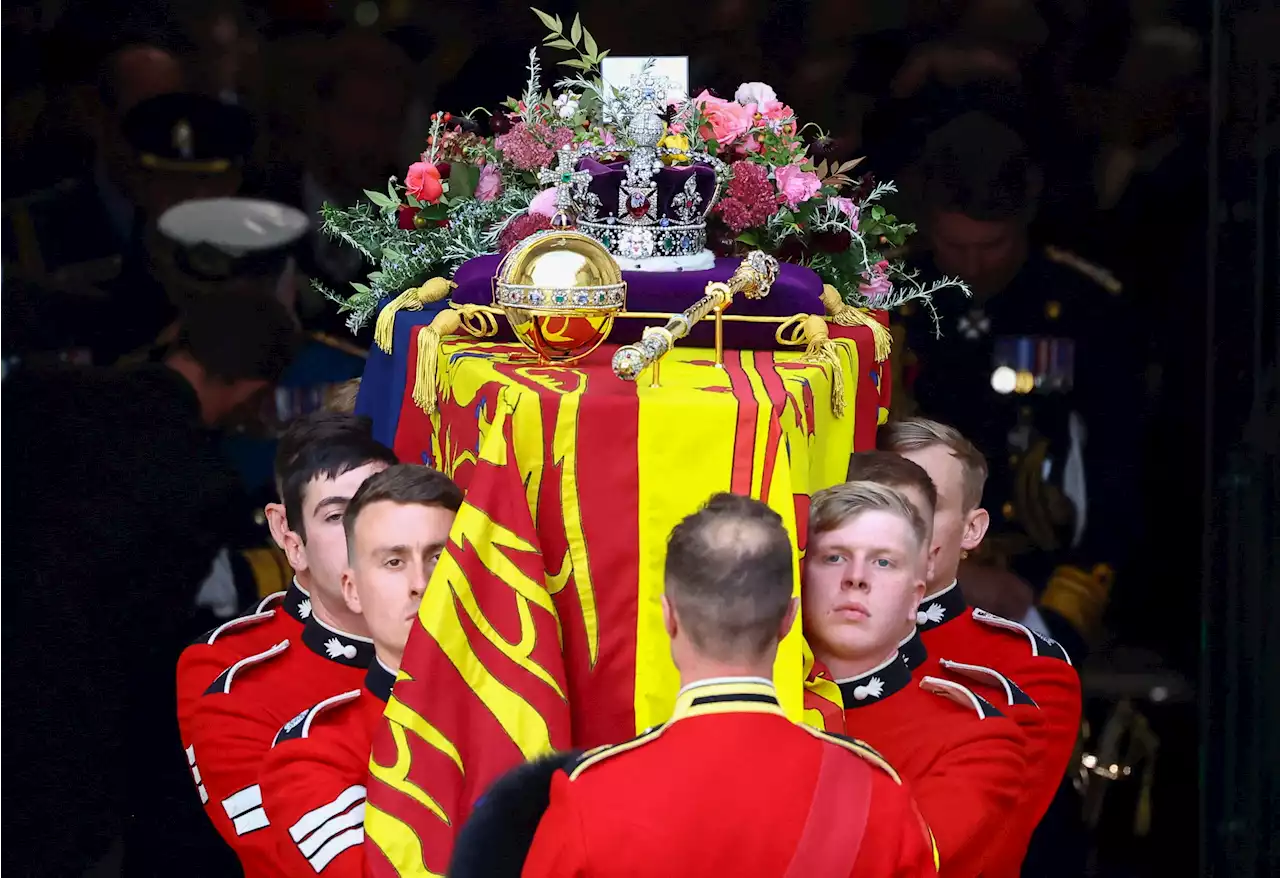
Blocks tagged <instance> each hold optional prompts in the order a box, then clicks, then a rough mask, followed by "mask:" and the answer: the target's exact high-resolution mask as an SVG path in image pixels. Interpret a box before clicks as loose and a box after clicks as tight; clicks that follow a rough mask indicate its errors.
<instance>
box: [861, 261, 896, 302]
mask: <svg viewBox="0 0 1280 878" xmlns="http://www.w3.org/2000/svg"><path fill="white" fill-rule="evenodd" d="M892 291H893V282H892V281H890V280H889V263H888V262H887V261H885V260H884V259H881V260H880V261H879V262H877V263H876V264H875V265H873V266H871V271H870V272H868V273H867V274H866V275H865V280H864V282H863V283H860V284H858V292H860V293H862V295H864V296H866V297H867V298H868V299H870V300H871V301H872V302H875V301H876V299H877V298H879V297H881V296H887V295H888V294H889V293H890V292H892Z"/></svg>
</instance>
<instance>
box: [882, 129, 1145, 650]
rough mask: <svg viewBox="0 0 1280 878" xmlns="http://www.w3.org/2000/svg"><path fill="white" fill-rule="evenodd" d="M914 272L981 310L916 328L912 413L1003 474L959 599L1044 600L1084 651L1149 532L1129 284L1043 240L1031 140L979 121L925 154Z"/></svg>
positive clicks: (909, 396)
mask: <svg viewBox="0 0 1280 878" xmlns="http://www.w3.org/2000/svg"><path fill="white" fill-rule="evenodd" d="M920 166H921V177H922V178H923V196H924V202H925V205H924V207H925V210H924V213H923V215H922V223H921V228H922V231H923V234H922V235H921V236H920V239H921V243H927V244H928V246H929V248H930V252H929V253H927V254H923V253H922V254H920V255H919V256H918V257H917V262H918V263H919V264H920V265H921V266H922V270H923V271H924V273H925V275H926V276H929V277H939V276H943V275H947V276H958V277H959V278H961V279H962V280H964V281H965V282H966V283H967V284H968V285H969V287H970V289H971V290H972V291H973V297H972V298H971V299H965V298H963V297H959V296H952V297H944V298H940V299H939V301H937V302H936V303H935V306H936V309H937V310H936V321H935V315H934V314H932V313H930V312H929V311H928V310H926V309H916V310H915V311H914V312H913V313H909V314H906V315H905V316H904V325H905V332H906V342H907V344H906V354H905V358H906V360H905V362H904V365H903V381H902V383H901V384H900V385H899V384H895V387H901V389H902V390H903V391H904V393H903V395H902V396H903V400H902V401H903V403H904V404H905V405H907V406H911V405H914V407H915V409H916V410H915V411H905V410H904V411H901V412H895V414H898V415H911V414H919V415H923V416H925V417H929V418H935V419H938V420H941V421H945V422H946V423H949V424H953V425H955V426H956V427H957V428H958V429H959V430H960V431H961V432H962V433H963V434H964V435H965V436H966V437H967V438H968V439H969V440H970V441H971V442H972V443H973V444H974V445H975V446H976V447H977V448H978V450H979V451H980V452H981V453H982V454H983V455H984V456H985V457H986V460H987V465H988V466H989V467H990V478H989V479H988V481H987V497H986V503H985V505H986V508H987V509H988V510H989V511H990V515H991V524H990V533H989V534H988V536H987V538H986V540H985V541H984V543H983V545H982V547H981V551H979V552H974V553H973V555H972V556H971V557H970V558H968V559H967V560H966V562H965V565H964V566H965V567H967V568H969V569H968V570H967V571H966V575H965V576H964V577H963V579H962V583H961V588H962V589H964V590H965V591H966V592H968V593H969V600H970V601H971V602H974V603H977V604H979V605H981V606H983V608H984V609H987V610H990V611H992V612H996V613H1001V614H1003V615H1007V616H1010V617H1011V618H1015V619H1021V618H1022V617H1023V615H1025V613H1026V611H1027V609H1028V608H1029V606H1030V604H1031V603H1033V602H1038V603H1039V605H1040V607H1041V608H1042V610H1043V611H1044V615H1045V618H1046V621H1047V623H1048V625H1049V626H1050V630H1051V631H1052V633H1053V634H1054V636H1055V637H1056V638H1058V639H1059V640H1061V641H1062V642H1063V643H1064V645H1066V646H1067V647H1068V649H1069V650H1070V651H1072V652H1073V653H1074V654H1075V655H1076V656H1077V657H1078V656H1079V655H1081V654H1082V653H1083V652H1084V650H1085V645H1086V643H1087V641H1088V639H1089V638H1090V637H1091V636H1092V635H1093V634H1095V633H1096V626H1097V623H1098V621H1099V617H1100V615H1101V613H1102V611H1103V609H1104V608H1105V606H1106V603H1107V599H1108V595H1109V590H1110V587H1111V583H1112V578H1113V576H1114V575H1115V573H1116V571H1117V570H1119V569H1120V568H1121V567H1122V566H1123V564H1124V561H1125V555H1126V552H1127V550H1128V547H1129V545H1130V544H1131V543H1132V542H1133V539H1134V537H1135V536H1136V533H1135V530H1134V523H1135V522H1136V521H1137V520H1138V515H1137V507H1136V497H1137V490H1136V489H1137V485H1138V482H1137V467H1138V465H1139V460H1140V454H1139V442H1140V440H1141V425H1140V422H1139V419H1140V413H1141V411H1142V409H1143V399H1142V394H1143V387H1142V381H1143V376H1144V374H1145V370H1144V366H1143V363H1144V359H1143V355H1144V353H1145V351H1144V350H1143V346H1142V343H1141V342H1138V341H1137V339H1140V338H1142V337H1144V334H1143V333H1141V332H1138V331H1137V326H1136V324H1135V322H1134V315H1133V313H1132V311H1131V308H1130V307H1129V304H1128V303H1127V302H1126V301H1125V299H1124V298H1123V296H1122V289H1121V286H1120V284H1119V282H1118V281H1117V280H1116V279H1115V278H1114V277H1113V276H1112V275H1111V274H1110V273H1109V272H1107V271H1105V270H1104V269H1101V268H1099V267H1097V266H1095V265H1092V264H1090V263H1088V262H1085V261H1084V260H1082V259H1080V258H1079V257H1077V256H1075V255H1074V254H1072V253H1070V252H1068V251H1066V250H1063V249H1062V248H1059V247H1052V246H1047V247H1040V246H1035V245H1033V243H1032V234H1031V230H1030V229H1031V224H1032V221H1033V220H1034V218H1035V215H1036V208H1037V202H1038V200H1039V197H1040V194H1041V189H1042V174H1041V170H1040V168H1039V166H1038V164H1037V163H1036V161H1035V160H1034V159H1033V157H1032V156H1031V155H1030V153H1029V151H1028V149H1027V146H1026V143H1025V142H1024V141H1023V139H1022V137H1021V136H1020V135H1018V134H1017V133H1016V132H1014V131H1013V130H1012V129H1010V128H1009V127H1007V126H1006V125H1004V124H1003V123H1001V122H998V121H996V120H995V119H993V118H991V117H989V116H987V115H985V114H983V113H978V112H972V113H966V114H964V115H962V116H960V117H958V118H957V119H955V120H953V121H951V122H949V123H947V124H946V125H944V126H942V127H941V128H939V129H938V130H937V131H935V132H934V133H933V134H932V135H930V137H929V138H928V141H927V142H926V144H925V147H924V153H923V156H922V158H921V160H920Z"/></svg>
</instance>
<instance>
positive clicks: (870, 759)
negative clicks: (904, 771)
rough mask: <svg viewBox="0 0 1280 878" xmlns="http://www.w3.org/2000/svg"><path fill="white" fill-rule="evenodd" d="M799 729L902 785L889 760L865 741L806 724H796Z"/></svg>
mask: <svg viewBox="0 0 1280 878" xmlns="http://www.w3.org/2000/svg"><path fill="white" fill-rule="evenodd" d="M798 725H799V727H800V728H801V729H803V730H804V731H806V732H808V733H809V734H810V735H812V736H813V737H815V738H817V739H818V740H820V741H822V742H823V743H824V744H828V745H830V746H833V747H837V748H839V749H840V750H843V751H846V752H848V753H850V754H852V755H853V756H856V757H857V758H858V759H861V760H862V761H863V762H866V763H868V764H869V765H872V766H874V767H875V768H877V769H879V770H880V771H881V772H883V773H884V774H886V775H888V776H889V777H890V778H892V779H893V782H894V783H898V784H900V783H902V778H901V777H899V775H898V772H897V771H895V770H894V768H893V766H892V765H890V764H889V760H888V759H885V758H884V756H882V755H881V754H880V752H879V751H878V750H876V748H874V747H872V746H871V745H870V744H868V743H867V742H866V741H861V740H859V739H857V738H851V737H849V736H848V735H841V734H838V733H836V732H828V731H826V730H825V729H816V728H814V727H813V726H811V725H808V724H807V723H799V724H798Z"/></svg>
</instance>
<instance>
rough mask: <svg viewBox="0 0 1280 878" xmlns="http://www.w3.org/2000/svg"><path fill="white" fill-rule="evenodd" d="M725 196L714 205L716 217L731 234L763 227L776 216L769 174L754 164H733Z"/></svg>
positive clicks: (776, 210) (775, 198) (760, 166)
mask: <svg viewBox="0 0 1280 878" xmlns="http://www.w3.org/2000/svg"><path fill="white" fill-rule="evenodd" d="M732 171H733V179H731V180H730V181H729V187H728V195H727V196H726V197H724V198H721V199H720V201H719V202H718V203H717V204H716V207H715V210H716V213H718V214H719V215H720V218H721V219H723V220H724V224H725V225H726V226H728V227H729V229H730V230H731V231H732V232H733V233H734V234H735V235H737V234H741V233H742V232H744V231H746V230H747V229H750V228H753V227H755V226H758V225H761V224H763V223H764V222H765V221H766V220H767V219H769V217H771V216H773V215H774V214H775V213H777V212H778V199H777V197H776V196H775V195H774V194H773V186H772V185H770V183H769V173H768V171H766V170H765V169H764V166H762V165H758V164H756V163H755V162H748V161H736V162H734V163H733V165H732Z"/></svg>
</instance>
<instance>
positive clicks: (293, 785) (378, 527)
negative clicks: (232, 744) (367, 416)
mask: <svg viewBox="0 0 1280 878" xmlns="http://www.w3.org/2000/svg"><path fill="white" fill-rule="evenodd" d="M461 505H462V491H461V490H460V489H459V488H458V486H457V485H455V484H454V483H453V482H452V481H451V480H450V479H449V477H448V476H446V475H444V474H443V473H440V472H437V471H435V470H433V469H428V468H427V467H422V466H411V465H400V466H393V467H391V468H390V469H387V470H383V471H382V472H380V473H378V474H377V475H375V476H373V477H372V478H370V479H369V480H368V481H366V482H365V483H364V484H363V485H362V486H361V487H360V490H359V491H357V492H356V495H355V497H353V498H352V500H351V505H350V506H349V507H347V516H346V520H345V522H344V526H345V528H346V532H347V546H348V554H349V558H350V568H349V569H348V570H347V571H346V572H345V573H344V574H343V579H342V591H343V596H344V598H345V599H346V603H347V606H348V608H350V609H351V611H352V612H355V613H358V614H359V615H360V616H361V617H362V618H363V619H364V621H365V624H366V625H367V626H368V629H369V635H370V637H372V639H373V646H374V653H375V659H374V661H373V663H372V664H370V665H369V671H368V674H367V675H366V676H365V679H364V685H363V686H362V687H360V688H358V689H351V690H349V691H347V692H343V693H340V694H337V695H334V696H332V697H330V698H327V699H325V700H323V701H321V702H319V703H318V704H316V705H314V706H312V707H309V708H308V709H306V710H304V711H302V712H301V713H299V714H298V715H297V716H295V717H294V718H293V719H291V720H290V721H289V722H288V723H286V724H285V725H284V726H283V727H282V728H281V729H280V731H279V733H278V734H277V735H276V738H275V741H274V743H273V744H272V747H271V751H270V753H269V754H268V756H267V759H266V762H265V764H264V767H263V769H262V774H261V779H260V782H259V785H260V787H261V789H262V802H263V806H264V808H265V809H266V813H267V814H268V815H269V816H270V819H271V822H272V830H271V833H272V835H273V836H274V839H275V842H276V847H277V853H278V857H279V860H278V862H279V863H280V865H281V866H282V867H283V869H284V872H285V874H287V875H311V874H322V875H325V876H327V878H333V876H350V878H360V876H362V875H363V874H364V852H363V845H362V842H363V841H364V811H365V804H364V802H365V781H366V779H367V777H368V775H369V751H370V748H371V747H372V742H373V734H374V731H375V728H376V724H377V723H378V722H379V721H381V719H382V713H383V711H384V710H385V708H386V706H387V700H388V698H389V697H390V695H391V686H392V684H393V683H394V682H395V676H396V672H397V671H398V670H399V668H400V660H401V658H402V657H403V655H404V647H405V643H406V642H407V641H408V639H409V631H410V629H411V628H412V627H413V624H414V620H415V619H416V618H417V615H418V605H419V604H420V603H421V602H422V593H423V591H424V590H425V588H426V585H427V580H429V579H430V578H431V571H432V570H434V569H435V566H436V561H437V560H439V558H440V553H441V552H442V551H444V547H445V543H446V542H447V541H448V539H449V528H450V527H451V526H452V525H453V518H454V515H455V514H456V513H457V511H458V508H459V507H460V506H461Z"/></svg>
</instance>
